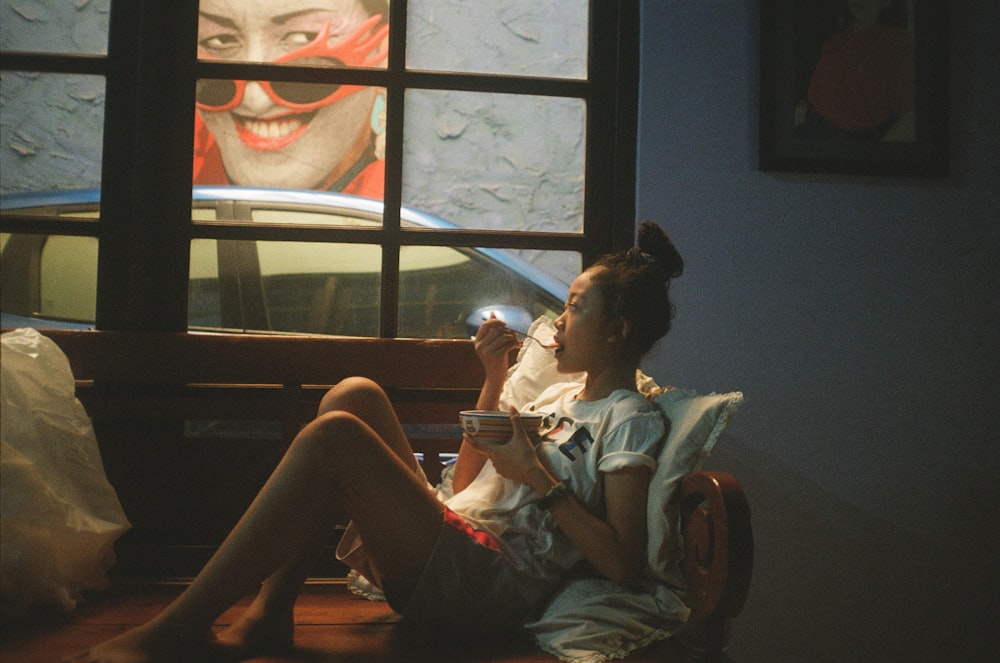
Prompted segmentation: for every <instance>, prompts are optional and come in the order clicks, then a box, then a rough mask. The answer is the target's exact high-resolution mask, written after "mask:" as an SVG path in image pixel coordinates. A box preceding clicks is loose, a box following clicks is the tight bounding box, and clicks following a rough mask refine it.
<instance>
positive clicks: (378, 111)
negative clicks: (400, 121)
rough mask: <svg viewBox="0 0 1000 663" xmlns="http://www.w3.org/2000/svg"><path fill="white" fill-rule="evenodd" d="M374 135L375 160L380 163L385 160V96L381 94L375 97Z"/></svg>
mask: <svg viewBox="0 0 1000 663" xmlns="http://www.w3.org/2000/svg"><path fill="white" fill-rule="evenodd" d="M370 122H371V127H372V133H373V134H375V147H374V151H375V158H376V159H378V160H379V161H381V160H383V159H385V95H384V94H380V95H377V96H376V97H375V102H374V103H373V104H372V114H371V119H370Z"/></svg>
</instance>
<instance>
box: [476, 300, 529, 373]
mask: <svg viewBox="0 0 1000 663" xmlns="http://www.w3.org/2000/svg"><path fill="white" fill-rule="evenodd" d="M473 342H474V344H475V348H476V355H477V356H478V357H479V361H480V362H482V364H483V369H484V370H485V371H486V379H487V381H495V380H499V381H500V382H501V383H502V382H503V381H504V380H505V379H506V378H507V369H508V367H509V366H510V353H511V351H512V350H515V349H517V348H519V347H520V342H519V341H518V340H517V335H516V334H515V333H514V332H513V330H511V329H508V328H507V323H505V322H504V321H503V320H500V319H499V318H497V317H496V316H495V315H493V314H491V315H490V317H489V318H488V319H486V320H484V321H483V324H481V325H480V326H479V330H478V331H477V332H476V336H475V338H473Z"/></svg>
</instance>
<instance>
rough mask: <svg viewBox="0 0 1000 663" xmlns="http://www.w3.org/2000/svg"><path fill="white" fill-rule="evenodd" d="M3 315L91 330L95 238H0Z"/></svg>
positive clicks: (13, 236)
mask: <svg viewBox="0 0 1000 663" xmlns="http://www.w3.org/2000/svg"><path fill="white" fill-rule="evenodd" d="M0 255H2V258H0V263H2V265H3V313H5V314H12V315H18V316H25V317H35V318H44V319H47V320H58V321H70V322H79V323H85V324H93V322H94V314H95V310H96V308H97V238H96V237H71V236H62V235H20V234H18V235H9V234H4V235H3V236H2V254H0Z"/></svg>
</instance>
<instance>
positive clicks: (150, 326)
mask: <svg viewBox="0 0 1000 663" xmlns="http://www.w3.org/2000/svg"><path fill="white" fill-rule="evenodd" d="M389 26H390V28H389V29H390V38H389V56H388V64H387V68H386V69H371V70H343V69H329V70H316V69H296V68H294V67H288V66H282V65H274V64H267V63H236V62H221V61H211V62H209V61H198V59H197V53H196V49H195V48H194V47H193V45H194V44H195V43H196V39H197V29H198V0H173V1H172V2H170V3H164V2H158V1H157V0H130V1H128V2H125V1H123V0H113V2H112V3H111V13H110V29H109V43H108V52H107V55H106V56H95V55H62V54H58V55H53V54H41V53H17V52H5V53H4V57H3V62H2V65H0V68H2V69H3V70H4V71H8V70H9V71H37V72H42V73H83V74H97V75H102V76H104V77H105V81H106V83H105V85H106V87H105V118H104V141H103V158H102V176H101V182H102V185H101V214H100V219H98V220H96V221H94V220H73V219H57V218H54V217H50V218H44V217H42V218H40V217H37V216H31V217H27V216H22V215H17V214H9V213H6V212H5V213H4V214H3V231H4V232H11V233H30V234H66V235H86V236H96V237H97V238H98V240H99V253H98V285H97V292H98V296H97V315H96V318H97V320H96V326H97V328H98V329H106V330H117V331H186V330H187V328H188V326H187V317H188V308H187V294H188V267H189V252H190V248H189V247H190V242H191V240H193V239H268V240H289V241H296V240H303V239H306V240H307V241H317V240H318V239H320V238H319V237H318V234H317V233H316V231H315V229H309V228H296V227H292V226H286V225H272V224H254V225H253V226H250V225H227V224H226V223H224V222H212V223H205V222H199V223H197V224H195V223H193V222H192V219H191V216H192V215H191V146H192V145H193V139H194V112H193V109H194V107H195V106H194V91H195V82H196V81H197V80H198V79H199V78H230V79H238V78H244V79H249V80H261V79H266V80H299V81H319V80H322V81H335V82H341V83H358V84H364V85H375V86H379V87H383V88H385V90H386V101H387V118H386V123H387V133H386V136H387V144H386V160H385V163H386V173H385V176H386V177H385V179H386V189H385V194H384V217H383V226H382V228H380V229H377V230H364V231H359V230H358V229H349V228H344V229H335V228H334V229H325V230H324V231H323V235H322V240H323V241H331V242H372V241H375V242H376V243H378V244H380V245H381V247H382V256H383V257H382V261H383V264H382V292H381V300H380V301H381V316H380V320H381V322H380V331H379V335H380V336H382V337H394V336H395V335H396V329H397V325H398V310H397V309H398V295H399V287H398V284H399V254H400V248H401V247H402V246H405V245H423V246H456V247H485V248H511V249H551V250H562V251H565V250H570V251H577V252H579V253H580V254H581V256H582V260H583V264H584V265H587V264H590V263H591V262H592V261H593V260H595V259H596V258H597V257H598V256H599V255H600V254H602V253H605V252H607V251H611V250H616V249H619V248H623V247H626V246H629V245H631V244H632V242H633V239H634V229H635V181H636V154H637V149H636V140H637V133H638V132H637V127H638V119H637V114H638V72H639V7H638V3H634V2H630V1H629V0H591V2H590V17H589V26H590V37H589V47H588V76H587V78H585V79H580V80H571V79H554V78H528V77H518V76H508V75H496V74H473V73H452V72H428V71H417V70H407V69H405V68H404V66H403V63H404V62H405V52H406V28H407V20H406V2H405V1H403V0H394V1H393V2H392V3H391V8H390V22H389ZM177 44H181V45H183V46H182V47H176V45H177ZM407 89H429V90H460V91H470V92H494V93H504V94H508V93H513V94H531V95H541V96H557V97H573V98H579V99H582V100H583V101H584V103H585V105H586V109H587V110H586V129H585V132H586V154H585V173H584V178H585V186H584V205H583V209H584V212H583V214H584V218H583V232H582V233H540V232H529V231H497V230H453V231H448V232H440V231H433V230H426V229H414V228H402V227H401V225H400V205H401V202H402V201H401V197H402V154H403V131H402V129H403V123H404V117H403V111H404V107H403V97H404V95H405V91H406V90H407ZM609 155H610V157H609Z"/></svg>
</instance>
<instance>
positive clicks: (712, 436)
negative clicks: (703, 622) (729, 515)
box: [646, 388, 744, 587]
mask: <svg viewBox="0 0 1000 663" xmlns="http://www.w3.org/2000/svg"><path fill="white" fill-rule="evenodd" d="M647 397H651V398H652V399H653V401H654V402H655V403H656V404H657V405H658V406H659V408H660V409H661V410H662V411H663V414H664V415H665V416H666V417H667V420H668V421H669V422H670V428H669V432H668V433H667V439H666V441H665V442H664V443H663V449H662V450H661V451H660V457H659V463H658V464H657V466H656V472H655V473H654V474H653V478H652V479H651V480H650V484H649V499H648V501H647V504H646V521H647V527H648V528H649V543H648V547H647V561H648V563H649V569H648V570H647V572H648V573H649V574H650V575H652V576H653V577H655V578H658V579H660V580H663V581H666V582H669V583H670V584H673V585H675V586H678V587H683V580H682V579H681V575H680V567H679V565H678V564H677V562H679V561H680V559H681V557H682V556H683V554H684V550H683V542H682V541H681V536H680V500H679V498H678V496H677V488H678V486H679V485H680V482H681V479H682V478H683V477H684V475H685V474H689V473H691V472H694V471H697V470H699V469H701V467H702V465H704V463H705V460H706V459H707V458H708V456H709V454H711V452H712V449H713V448H714V447H715V443H716V442H717V441H718V439H719V435H721V434H722V431H723V430H725V428H726V426H728V425H729V422H730V420H731V419H732V418H733V415H734V414H736V411H737V410H738V409H739V408H740V406H741V405H743V401H744V399H743V394H742V393H741V392H738V391H734V392H730V393H726V394H709V395H707V396H700V395H699V394H698V393H697V392H695V391H691V390H688V389H671V388H665V389H664V388H653V389H652V390H651V391H650V392H649V393H647Z"/></svg>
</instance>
